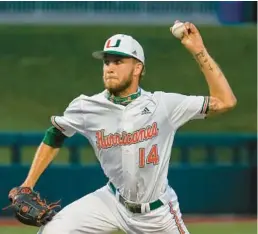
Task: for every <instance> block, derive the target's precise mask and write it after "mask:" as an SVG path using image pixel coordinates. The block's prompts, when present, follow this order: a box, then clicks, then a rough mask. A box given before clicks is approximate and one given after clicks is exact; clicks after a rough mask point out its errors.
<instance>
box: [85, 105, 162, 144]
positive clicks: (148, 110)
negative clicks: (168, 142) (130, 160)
mask: <svg viewBox="0 0 258 234" xmlns="http://www.w3.org/2000/svg"><path fill="white" fill-rule="evenodd" d="M90 119H91V121H89V122H88V123H87V124H88V126H87V130H88V131H89V132H90V133H91V137H92V138H93V141H94V142H96V144H97V145H98V147H100V148H110V147H113V146H119V145H130V144H136V143H139V142H144V141H147V140H149V139H152V138H155V137H156V136H158V134H159V131H160V129H162V128H163V126H164V120H165V117H164V115H162V114H161V113H159V110H158V107H157V106H156V105H154V104H153V103H149V104H148V105H143V104H141V103H139V105H137V106H128V107H127V108H114V109H111V108H110V109H108V110H106V111H105V112H103V113H102V114H99V113H97V112H96V113H95V114H94V113H92V116H91V118H90ZM101 144H104V145H102V146H101Z"/></svg>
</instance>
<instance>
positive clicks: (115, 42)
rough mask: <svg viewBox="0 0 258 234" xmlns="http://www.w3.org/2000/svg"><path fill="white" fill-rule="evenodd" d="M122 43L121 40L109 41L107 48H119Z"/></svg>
mask: <svg viewBox="0 0 258 234" xmlns="http://www.w3.org/2000/svg"><path fill="white" fill-rule="evenodd" d="M120 43H121V40H120V39H118V40H111V39H110V40H108V41H107V44H106V48H111V47H119V45H120Z"/></svg>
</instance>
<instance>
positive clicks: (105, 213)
mask: <svg viewBox="0 0 258 234" xmlns="http://www.w3.org/2000/svg"><path fill="white" fill-rule="evenodd" d="M119 229H120V230H122V231H124V232H125V233H129V234H148V233H155V234H189V232H188V231H187V229H186V227H185V225H184V223H183V220H182V218H181V212H180V209H179V203H178V201H177V200H175V201H171V202H169V203H168V204H167V205H163V206H161V207H160V208H157V209H155V210H153V211H150V212H148V213H145V214H134V213H131V212H130V211H128V210H127V209H126V208H125V207H124V206H123V205H122V204H121V203H120V202H119V201H117V199H116V196H115V195H114V194H113V193H112V192H111V190H110V188H109V186H108V185H107V186H104V187H102V188H100V189H98V190H97V191H95V192H93V193H90V194H88V195H86V196H84V197H82V198H81V199H79V200H76V201H75V202H73V203H71V204H70V205H68V206H66V207H64V208H63V209H62V210H61V211H60V212H59V213H58V214H57V215H56V216H55V217H54V218H53V220H52V221H51V222H49V223H47V224H46V225H45V226H42V227H41V228H40V230H39V232H38V234H86V233H87V234H102V233H113V232H114V231H117V230H119Z"/></svg>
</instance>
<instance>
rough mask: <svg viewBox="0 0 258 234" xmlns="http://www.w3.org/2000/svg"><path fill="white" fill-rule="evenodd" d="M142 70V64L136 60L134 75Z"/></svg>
mask: <svg viewBox="0 0 258 234" xmlns="http://www.w3.org/2000/svg"><path fill="white" fill-rule="evenodd" d="M142 70H143V64H142V63H141V62H139V61H137V62H136V63H135V66H134V75H135V76H140V75H141V73H142Z"/></svg>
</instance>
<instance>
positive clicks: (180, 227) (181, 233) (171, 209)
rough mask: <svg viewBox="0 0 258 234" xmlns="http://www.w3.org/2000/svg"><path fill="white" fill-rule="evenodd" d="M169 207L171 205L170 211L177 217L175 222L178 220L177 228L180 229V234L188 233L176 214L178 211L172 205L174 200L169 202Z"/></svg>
mask: <svg viewBox="0 0 258 234" xmlns="http://www.w3.org/2000/svg"><path fill="white" fill-rule="evenodd" d="M168 205H169V207H170V213H171V214H172V215H173V216H174V219H175V222H176V226H177V229H178V231H179V233H180V234H186V233H185V231H184V229H183V227H182V225H181V224H180V221H179V218H178V216H177V214H176V211H175V210H174V209H173V205H172V202H169V203H168Z"/></svg>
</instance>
